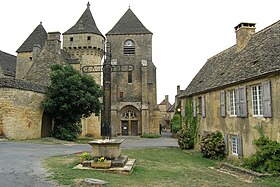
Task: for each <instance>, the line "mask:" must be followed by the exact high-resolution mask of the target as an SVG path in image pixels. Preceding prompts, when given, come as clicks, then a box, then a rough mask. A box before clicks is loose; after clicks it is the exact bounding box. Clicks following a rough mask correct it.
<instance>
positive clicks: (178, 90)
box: [177, 85, 181, 95]
mask: <svg viewBox="0 0 280 187" xmlns="http://www.w3.org/2000/svg"><path fill="white" fill-rule="evenodd" d="M180 92H181V90H180V85H178V86H177V95H179V94H180Z"/></svg>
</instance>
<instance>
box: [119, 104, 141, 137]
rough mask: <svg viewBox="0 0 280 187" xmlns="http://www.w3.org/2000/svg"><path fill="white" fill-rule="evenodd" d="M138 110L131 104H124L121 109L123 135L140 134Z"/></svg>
mask: <svg viewBox="0 0 280 187" xmlns="http://www.w3.org/2000/svg"><path fill="white" fill-rule="evenodd" d="M139 119H140V112H139V110H137V109H136V108H135V107H133V106H126V107H124V108H123V109H122V110H121V134H122V135H123V136H128V135H131V136H137V135H139V134H141V130H142V127H141V123H140V121H139Z"/></svg>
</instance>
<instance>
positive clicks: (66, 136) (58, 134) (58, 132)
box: [51, 124, 82, 141]
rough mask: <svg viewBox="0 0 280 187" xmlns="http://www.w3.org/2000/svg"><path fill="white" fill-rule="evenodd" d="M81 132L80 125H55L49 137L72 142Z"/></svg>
mask: <svg viewBox="0 0 280 187" xmlns="http://www.w3.org/2000/svg"><path fill="white" fill-rule="evenodd" d="M81 132H82V126H81V125H80V124H68V125H55V126H54V129H53V131H52V132H51V136H53V137H55V138H57V139H60V140H67V141H74V140H76V139H77V138H78V136H79V135H80V133H81Z"/></svg>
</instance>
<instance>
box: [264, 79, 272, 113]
mask: <svg viewBox="0 0 280 187" xmlns="http://www.w3.org/2000/svg"><path fill="white" fill-rule="evenodd" d="M262 91H263V116H264V117H272V108H271V92H270V81H266V82H263V83H262Z"/></svg>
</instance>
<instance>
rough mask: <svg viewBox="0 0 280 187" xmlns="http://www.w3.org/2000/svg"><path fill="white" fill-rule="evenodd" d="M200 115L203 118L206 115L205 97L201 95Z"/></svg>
mask: <svg viewBox="0 0 280 187" xmlns="http://www.w3.org/2000/svg"><path fill="white" fill-rule="evenodd" d="M201 115H202V117H203V118H205V117H206V109H205V97H204V95H203V96H201Z"/></svg>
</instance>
